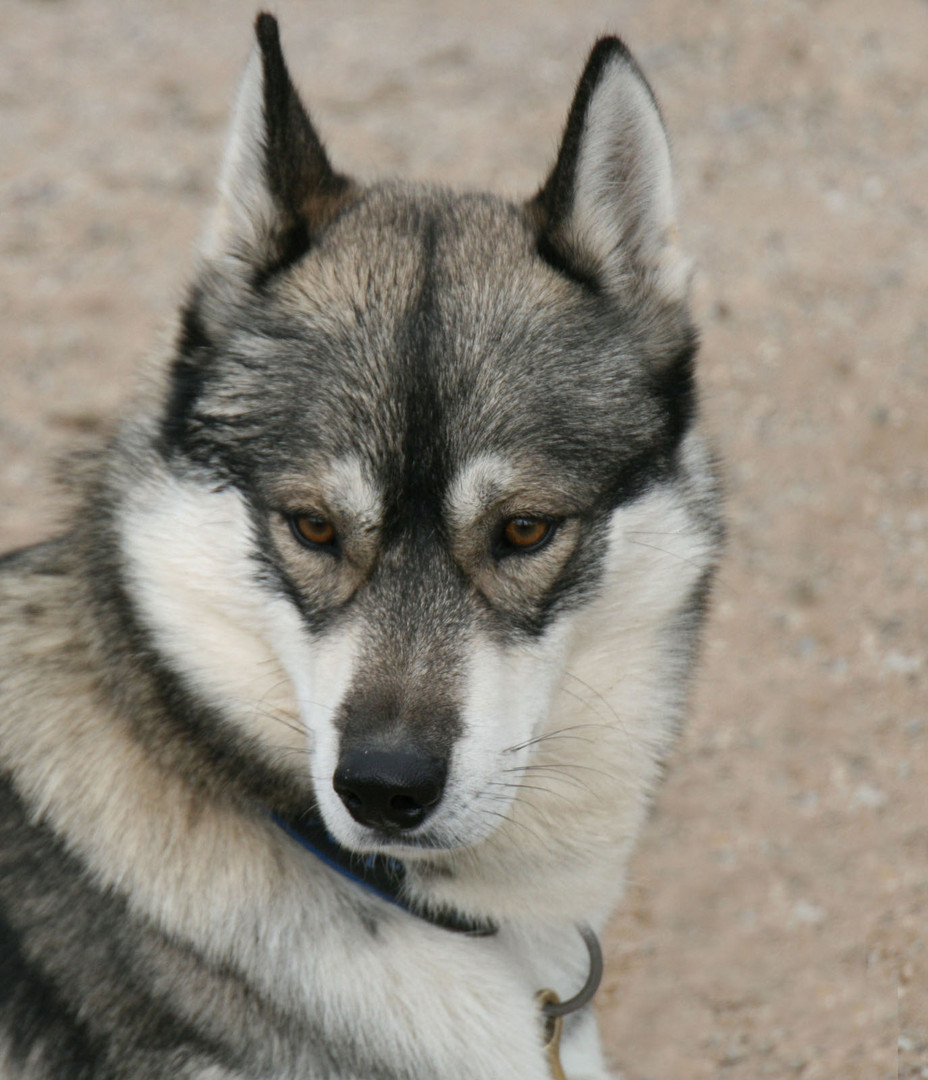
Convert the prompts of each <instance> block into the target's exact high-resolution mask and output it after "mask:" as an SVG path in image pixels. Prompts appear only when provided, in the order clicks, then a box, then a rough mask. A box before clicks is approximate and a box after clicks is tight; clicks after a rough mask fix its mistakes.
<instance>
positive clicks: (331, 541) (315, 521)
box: [290, 514, 337, 549]
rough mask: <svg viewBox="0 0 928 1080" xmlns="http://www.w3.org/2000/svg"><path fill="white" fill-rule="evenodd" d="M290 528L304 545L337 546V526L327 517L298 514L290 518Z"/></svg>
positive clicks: (312, 546)
mask: <svg viewBox="0 0 928 1080" xmlns="http://www.w3.org/2000/svg"><path fill="white" fill-rule="evenodd" d="M290 529H291V531H292V532H293V535H294V536H295V537H296V538H297V540H299V542H300V543H301V544H302V545H303V546H304V547H308V548H330V549H331V548H334V547H335V546H336V539H337V537H336V533H335V526H334V525H333V524H332V522H331V521H328V520H327V519H326V518H323V517H317V516H315V515H314V514H296V515H294V516H293V517H291V518H290Z"/></svg>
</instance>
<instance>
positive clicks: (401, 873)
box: [271, 814, 498, 937]
mask: <svg viewBox="0 0 928 1080" xmlns="http://www.w3.org/2000/svg"><path fill="white" fill-rule="evenodd" d="M271 817H272V818H273V819H274V821H275V822H276V823H277V824H278V825H279V826H280V827H281V828H282V829H283V830H284V832H286V833H287V834H288V835H289V836H291V837H292V838H293V839H294V840H296V842H297V843H298V844H300V845H301V846H302V847H304V848H306V850H307V851H310V852H312V854H313V855H315V856H316V858H317V859H320V860H321V861H322V862H324V863H325V864H326V866H328V867H330V868H331V869H332V870H335V871H336V872H337V873H339V874H341V875H342V877H345V878H348V880H349V881H353V882H354V883H355V884H357V885H361V886H362V887H363V888H365V889H367V890H368V892H372V893H374V894H375V895H376V896H379V897H380V898H381V900H386V901H387V902H388V903H391V904H393V905H395V906H396V907H398V908H402V909H403V911H406V912H408V913H409V914H410V915H414V916H415V917H416V918H417V919H422V920H423V921H424V922H427V923H431V924H432V926H439V927H441V929H442V930H451V931H453V932H454V933H457V934H469V935H471V936H472V937H488V936H490V935H491V934H495V933H496V931H497V929H498V928H497V926H496V924H495V923H492V922H489V921H481V920H478V919H469V918H467V916H465V915H462V914H461V913H460V912H458V911H455V910H454V909H453V908H442V909H440V910H437V911H433V910H431V909H427V908H422V907H417V906H416V905H414V904H411V903H410V902H409V901H408V900H406V899H405V898H404V895H403V894H404V892H405V888H406V867H405V865H404V864H403V863H402V862H401V861H400V860H399V859H393V858H389V857H388V856H386V855H360V854H358V852H356V851H349V850H348V849H347V848H344V847H342V846H341V844H339V842H338V841H337V840H336V839H335V838H334V837H333V836H332V835H331V834H330V833H329V832H328V830H327V829H326V827H325V825H323V823H322V822H321V821H319V820H318V819H313V818H310V819H305V818H301V819H299V820H288V821H285V820H284V819H283V818H280V817H278V816H277V815H276V814H272V815H271Z"/></svg>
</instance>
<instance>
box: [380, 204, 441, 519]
mask: <svg viewBox="0 0 928 1080" xmlns="http://www.w3.org/2000/svg"><path fill="white" fill-rule="evenodd" d="M419 231H420V237H421V267H420V282H421V284H420V287H419V290H418V294H417V295H416V296H415V297H413V298H412V299H411V302H410V303H409V306H408V309H407V311H406V316H405V318H404V319H403V320H402V322H401V323H400V327H399V334H398V340H397V358H396V359H397V368H398V380H397V381H398V387H397V389H398V392H399V396H400V397H401V399H402V401H403V421H404V430H403V439H402V444H401V446H402V450H401V456H400V460H399V461H394V462H391V463H390V467H389V468H390V471H389V473H388V475H387V477H386V479H387V498H386V507H385V521H384V533H385V540H387V541H389V539H390V538H391V536H392V535H394V534H397V533H401V532H403V531H405V529H406V527H407V526H408V525H412V524H416V525H419V526H422V525H423V524H424V523H425V522H426V521H429V522H430V523H431V524H432V525H433V526H437V525H438V523H439V521H440V517H441V507H442V498H443V493H444V489H445V487H446V485H447V482H448V463H447V446H446V445H445V439H444V431H445V428H446V424H447V417H446V415H445V409H444V403H443V402H442V397H441V394H440V391H439V380H438V367H439V365H441V364H442V363H446V362H448V361H452V362H453V357H450V356H442V352H443V348H442V339H443V333H442V326H441V313H440V308H439V304H438V300H437V291H438V289H439V288H440V283H439V275H440V273H441V270H440V267H439V263H438V259H437V249H438V244H439V232H440V230H439V223H438V220H437V218H436V215H435V214H434V213H427V214H425V215H423V217H422V219H421V222H420V225H419Z"/></svg>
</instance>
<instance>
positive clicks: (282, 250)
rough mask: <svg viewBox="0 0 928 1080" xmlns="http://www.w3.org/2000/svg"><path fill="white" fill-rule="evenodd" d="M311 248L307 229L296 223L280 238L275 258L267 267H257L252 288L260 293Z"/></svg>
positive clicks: (305, 226) (311, 242) (311, 243)
mask: <svg viewBox="0 0 928 1080" xmlns="http://www.w3.org/2000/svg"><path fill="white" fill-rule="evenodd" d="M312 246H313V241H312V237H311V236H310V234H309V228H308V226H307V225H306V223H305V222H303V221H300V222H297V224H296V225H294V226H293V227H292V228H290V229H287V231H286V232H285V233H284V234H283V235H282V236H281V238H280V240H279V243H278V247H279V254H278V256H277V258H276V259H275V260H274V261H273V262H270V263H268V265H267V266H261V267H259V268H258V269H257V270H256V271H255V273H254V275H253V276H252V279H251V284H252V288H254V289H255V290H256V291H257V292H260V291H262V290H264V289H266V288H267V286H268V285H269V283H270V282H271V281H272V280H273V279H274V278H276V277H277V276H278V275H279V274H282V273H284V272H285V271H286V270H289V269H290V267H291V266H295V265H296V264H297V263H298V262H299V261H300V259H302V258H303V257H304V256H305V255H306V254H308V252H309V250H310V248H312Z"/></svg>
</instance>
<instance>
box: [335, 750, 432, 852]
mask: <svg viewBox="0 0 928 1080" xmlns="http://www.w3.org/2000/svg"><path fill="white" fill-rule="evenodd" d="M447 772H448V766H447V763H446V762H445V761H443V760H441V759H439V758H434V757H432V756H431V755H429V754H423V753H420V752H419V751H417V750H414V749H409V748H404V749H402V750H384V749H379V748H378V749H375V748H373V747H364V746H361V747H353V748H347V749H345V750H343V751H342V755H341V757H340V758H339V761H338V768H337V769H336V770H335V775H334V776H333V777H332V786H333V787H334V788H335V790H336V792H337V793H338V796H339V798H340V799H341V800H342V802H343V803H344V804H345V806H346V807H347V808H348V813H349V814H351V816H352V817H353V818H354V819H355V821H358V822H360V823H361V824H362V825H370V826H372V827H373V828H375V829H384V830H387V831H389V832H396V831H397V830H399V829H414V828H415V827H416V826H417V825H420V824H421V823H422V822H423V821H425V819H426V818H427V817H428V815H429V814H430V813H431V811H432V810H433V809H434V808H435V807H436V806H437V805H438V802H439V800H440V799H441V795H442V791H444V787H445V777H446V775H447Z"/></svg>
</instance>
